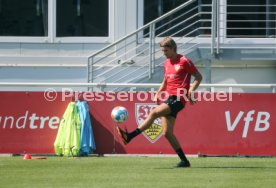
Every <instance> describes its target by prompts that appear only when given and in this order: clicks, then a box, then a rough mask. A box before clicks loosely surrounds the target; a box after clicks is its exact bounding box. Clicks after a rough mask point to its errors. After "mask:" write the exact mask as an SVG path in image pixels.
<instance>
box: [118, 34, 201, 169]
mask: <svg viewBox="0 0 276 188" xmlns="http://www.w3.org/2000/svg"><path fill="white" fill-rule="evenodd" d="M160 48H161V50H162V52H163V54H164V56H166V58H167V59H166V60H165V62H164V80H163V82H162V84H161V86H160V88H159V90H158V91H157V93H156V95H155V97H154V101H158V100H159V99H160V94H161V93H163V92H166V93H167V95H168V98H167V99H166V100H165V101H164V102H163V103H161V104H159V105H158V106H157V107H156V108H154V109H153V110H152V111H151V112H150V113H149V116H148V117H147V118H146V120H145V121H144V122H143V123H142V124H141V125H139V127H138V128H137V129H135V130H134V131H133V132H130V133H129V132H127V131H126V130H125V131H123V130H122V129H120V128H119V127H118V126H117V132H118V134H119V136H120V137H121V139H122V141H123V143H124V144H128V143H129V142H130V141H131V140H132V139H133V138H135V137H136V136H137V135H139V134H140V133H141V132H143V131H145V130H146V129H148V128H149V127H150V126H151V125H152V123H153V122H154V120H155V119H156V118H159V117H161V124H162V127H163V131H164V132H163V133H164V135H165V137H166V139H167V140H168V141H169V143H170V145H171V146H172V147H173V149H174V150H175V152H176V153H177V155H178V156H179V158H180V160H181V161H180V162H179V163H178V164H177V166H176V167H190V162H189V161H188V159H187V158H186V156H185V154H184V152H183V150H182V148H181V146H180V144H179V142H178V140H177V138H176V137H175V135H174V133H173V128H174V124H175V119H176V117H177V114H178V112H179V111H181V110H182V109H183V108H184V106H185V103H186V101H190V103H191V104H194V103H195V100H194V99H193V91H195V90H196V89H197V87H198V86H199V84H200V82H201V80H202V76H201V74H200V72H199V71H198V70H197V69H196V67H195V66H194V65H193V63H192V61H191V60H190V59H188V58H186V57H185V56H183V55H180V54H178V53H177V45H176V43H175V41H174V40H173V39H172V38H171V37H165V38H164V39H163V40H162V41H161V42H160ZM191 76H193V77H194V78H195V79H194V81H193V83H192V85H191V87H190V80H191Z"/></svg>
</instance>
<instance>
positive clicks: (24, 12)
mask: <svg viewBox="0 0 276 188" xmlns="http://www.w3.org/2000/svg"><path fill="white" fill-rule="evenodd" d="M0 26H1V27H0V36H47V35H48V0H27V1H23V0H0Z"/></svg>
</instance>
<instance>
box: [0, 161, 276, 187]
mask: <svg viewBox="0 0 276 188" xmlns="http://www.w3.org/2000/svg"><path fill="white" fill-rule="evenodd" d="M190 161H191V164H192V167H191V168H184V169H183V168H182V169H179V168H173V166H174V165H175V164H176V163H177V162H178V159H177V158H161V157H156V158H153V157H85V158H74V159H73V158H70V157H69V158H65V157H64V158H62V157H48V158H47V159H45V160H22V159H21V157H0V169H1V170H0V187H5V188H6V187H21V188H22V187H26V188H31V187H36V188H38V187H63V188H65V187H66V188H67V187H68V188H72V187H97V188H101V187H106V188H111V187H120V188H122V187H127V188H136V187H137V188H138V187H139V188H144V187H145V188H147V187H148V188H154V187H156V188H162V187H164V188H168V187H176V188H179V187H212V188H213V187H231V188H234V187H235V188H236V187H250V188H252V187H258V188H260V187H265V188H270V187H276V158H230V157H229V158H222V157H220V158H216V157H207V158H190Z"/></svg>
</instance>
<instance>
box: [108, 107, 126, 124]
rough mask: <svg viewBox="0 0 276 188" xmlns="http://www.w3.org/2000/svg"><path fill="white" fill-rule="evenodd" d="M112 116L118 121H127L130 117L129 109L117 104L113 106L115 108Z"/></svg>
mask: <svg viewBox="0 0 276 188" xmlns="http://www.w3.org/2000/svg"><path fill="white" fill-rule="evenodd" d="M111 118H112V119H113V121H115V122H116V123H123V122H125V121H126V120H127V118H128V112H127V109H126V108H125V107H122V106H116V107H115V108H113V110H112V112H111Z"/></svg>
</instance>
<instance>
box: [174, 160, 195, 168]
mask: <svg viewBox="0 0 276 188" xmlns="http://www.w3.org/2000/svg"><path fill="white" fill-rule="evenodd" d="M188 167H191V164H190V162H189V161H180V162H179V163H178V164H177V165H176V168H188Z"/></svg>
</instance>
